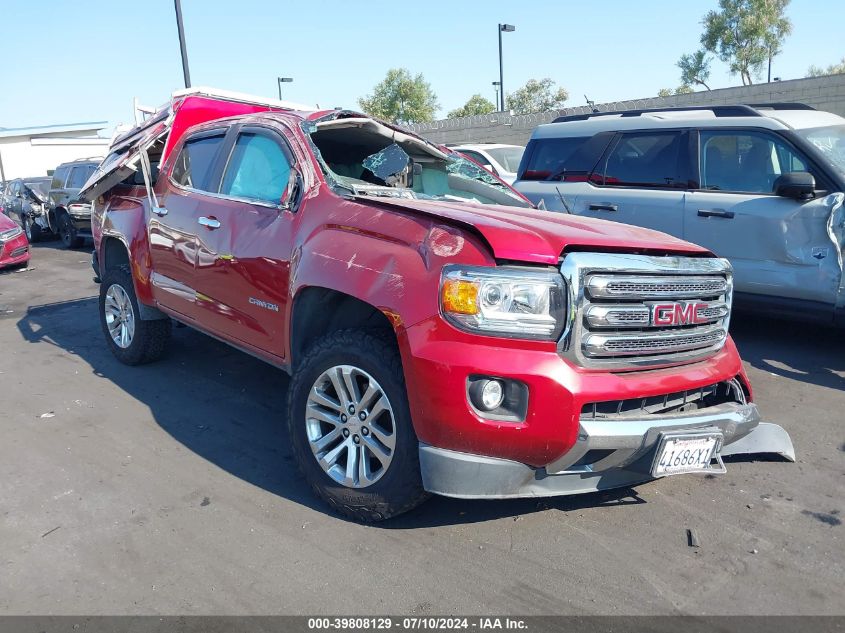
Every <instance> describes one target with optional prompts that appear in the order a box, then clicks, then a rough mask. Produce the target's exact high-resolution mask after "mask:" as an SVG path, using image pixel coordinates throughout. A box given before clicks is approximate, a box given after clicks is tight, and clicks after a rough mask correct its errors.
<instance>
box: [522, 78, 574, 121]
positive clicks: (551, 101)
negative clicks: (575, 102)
mask: <svg viewBox="0 0 845 633" xmlns="http://www.w3.org/2000/svg"><path fill="white" fill-rule="evenodd" d="M556 86H557V84H556V83H555V82H554V81H552V80H551V79H549V78H548V77H546V78H545V79H540V80H537V79H529V80H528V81H527V82H525V85H524V86H522V88H520V89H519V90H516V91H515V92H512V93H510V94H509V95H508V99H507V104H508V109H509V110H513V111H514V113H515V114H531V113H532V112H548V111H550V110H560V109H561V108H562V107H563V104H564V103H565V102H566V100H567V99H568V98H569V93H568V92H566V90H565V89H564V88H556Z"/></svg>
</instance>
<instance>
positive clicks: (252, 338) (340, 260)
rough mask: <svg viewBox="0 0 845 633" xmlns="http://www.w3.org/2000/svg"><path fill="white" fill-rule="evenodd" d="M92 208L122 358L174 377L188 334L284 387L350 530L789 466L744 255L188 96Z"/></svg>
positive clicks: (301, 116)
mask: <svg viewBox="0 0 845 633" xmlns="http://www.w3.org/2000/svg"><path fill="white" fill-rule="evenodd" d="M82 195H83V196H85V197H86V198H87V199H89V200H91V201H92V202H93V206H94V211H93V218H94V220H93V225H94V236H95V242H96V246H95V250H94V254H93V265H94V270H95V272H96V275H97V280H98V281H101V287H100V288H101V292H100V304H99V305H100V318H101V321H102V327H103V332H104V335H105V339H106V342H107V344H108V345H109V347H110V348H111V350H112V351H113V352H114V354H115V356H116V357H117V358H118V359H119V360H121V361H122V362H124V363H127V364H138V363H144V362H148V361H152V360H154V359H156V358H158V357H159V356H160V355H161V354H162V352H163V351H164V350H165V347H166V344H167V341H168V337H169V336H170V331H171V322H172V321H173V320H175V321H179V322H181V323H184V324H187V325H189V326H191V327H194V328H197V329H198V330H200V331H202V332H205V333H207V334H209V335H211V336H214V337H216V338H218V339H221V340H223V341H225V342H227V343H229V344H231V345H233V346H235V347H237V348H238V349H241V350H243V351H245V352H247V353H250V354H253V355H255V356H257V357H259V358H261V359H263V360H265V361H267V362H268V363H270V364H272V365H275V366H277V367H280V368H282V369H283V370H285V371H287V372H289V373H290V374H291V376H292V380H291V384H290V394H289V397H288V411H287V414H286V417H287V424H288V429H289V436H288V441H289V442H290V443H291V446H292V449H293V453H294V454H295V457H296V459H297V462H298V464H299V467H300V468H301V470H302V472H303V473H304V475H305V477H306V479H307V481H308V482H309V483H310V485H311V486H312V488H313V489H314V491H315V492H316V494H317V495H319V496H320V497H322V498H323V499H325V500H326V501H327V502H328V503H329V504H331V505H332V506H333V507H334V508H335V509H336V510H337V511H339V512H341V513H343V514H346V515H348V516H351V517H353V518H356V519H359V520H364V521H373V520H380V519H386V518H388V517H392V516H394V515H397V514H399V513H401V512H405V511H407V510H409V509H410V508H413V507H414V506H416V505H417V504H419V503H420V502H421V501H422V500H424V499H425V498H426V496H427V494H428V493H437V494H442V495H448V496H453V497H463V498H482V497H484V498H507V497H524V496H548V495H564V494H574V493H583V492H590V491H596V490H603V489H607V488H612V487H618V486H627V485H632V484H636V483H640V482H644V481H648V480H651V479H655V478H658V477H663V476H667V475H674V474H679V473H692V472H706V473H713V472H723V471H724V465H723V462H722V459H721V458H722V457H723V456H725V455H729V454H736V453H749V452H774V453H780V454H782V455H784V456H786V457H788V458H790V459H793V458H794V454H793V449H792V445H791V442H790V440H789V436H788V435H787V434H786V432H785V431H784V430H783V429H781V428H780V427H778V426H775V425H771V424H765V423H761V422H760V419H759V415H758V412H757V408H756V406H755V405H754V404H753V403H752V393H751V387H750V385H749V383H748V379H747V377H746V375H745V372H744V371H743V367H742V362H741V361H740V358H739V355H738V354H737V350H736V348H735V347H734V344H733V342H732V340H731V338H730V336H729V335H728V321H729V318H730V310H731V292H732V286H731V269H730V265H729V264H728V263H727V262H726V261H725V260H723V259H718V258H716V257H714V256H713V255H712V254H711V253H709V252H708V251H706V250H704V249H702V248H700V247H697V246H694V245H692V244H689V243H686V242H683V241H680V240H677V239H675V238H672V237H669V236H667V235H664V234H662V233H657V232H654V231H650V230H645V229H640V228H636V227H633V226H627V225H622V224H617V223H614V222H607V221H602V220H594V219H588V218H581V217H577V218H576V217H573V216H569V215H565V214H560V213H551V212H548V211H544V210H541V209H536V208H533V207H532V205H531V204H530V203H529V202H528V201H527V200H525V198H523V197H522V196H521V195H520V194H518V193H516V192H515V191H514V190H513V189H511V188H510V187H509V186H508V185H507V184H505V183H504V182H502V181H501V180H499V179H498V178H496V177H495V176H493V175H492V174H490V173H489V172H487V171H485V170H484V169H482V168H481V167H480V166H479V165H477V164H476V163H474V162H472V161H470V160H468V159H466V158H465V157H463V156H462V155H460V154H457V153H455V152H453V151H451V150H449V149H448V148H446V147H443V146H438V145H434V144H432V143H430V142H428V141H426V140H424V139H423V138H421V137H419V136H417V135H415V134H412V133H411V132H408V131H406V130H404V129H401V128H399V127H396V126H393V125H390V124H388V123H385V122H382V121H379V120H377V119H374V118H372V117H370V116H366V115H363V114H360V113H356V112H350V111H344V110H324V111H305V110H302V109H297V108H296V107H294V106H290V105H289V104H286V103H284V102H275V101H262V100H261V99H257V98H250V97H246V96H244V95H237V94H233V93H221V92H216V91H210V90H207V89H196V90H192V91H186V92H183V93H177V94H175V95H174V97H173V99H172V100H171V101H170V102H169V103H168V104H167V105H166V106H164V107H162V109H161V110H160V111H158V112H157V113H156V114H155V115H153V116H151V117H150V118H149V119H148V120H146V121H145V122H143V123H142V124H140V125H139V126H137V127H136V128H135V129H133V130H132V131H130V132H128V133H126V134H125V135H123V136H122V137H120V138H117V139H116V140H115V141H114V143H113V145H112V148H111V152H110V154H109V156H108V157H107V158H106V159H105V160H104V161H103V163H102V164H101V165H100V168H99V169H98V170H97V172H96V173H95V174H94V175H93V176H92V177H91V179H90V180H89V181H88V183H86V186H85V189H84V191H83V194H82ZM282 415H283V414H281V413H280V417H282Z"/></svg>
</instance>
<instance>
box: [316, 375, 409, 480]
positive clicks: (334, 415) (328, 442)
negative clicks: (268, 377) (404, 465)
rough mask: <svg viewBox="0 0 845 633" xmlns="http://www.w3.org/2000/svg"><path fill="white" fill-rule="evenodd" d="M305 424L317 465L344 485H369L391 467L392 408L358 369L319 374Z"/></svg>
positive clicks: (393, 445) (392, 450)
mask: <svg viewBox="0 0 845 633" xmlns="http://www.w3.org/2000/svg"><path fill="white" fill-rule="evenodd" d="M305 425H306V432H307V436H308V443H309V444H310V446H311V452H312V453H313V454H314V457H315V458H316V459H317V463H318V464H319V465H320V467H321V468H322V469H323V471H324V472H325V473H326V474H327V475H328V476H329V477H331V478H332V479H334V480H335V481H336V482H338V483H340V484H343V485H344V486H347V487H349V488H366V487H367V486H371V485H372V484H374V483H376V482H377V481H378V480H379V479H381V478H382V477H383V476H384V474H385V473H386V472H387V469H388V468H389V467H390V462H391V461H392V459H393V454H394V451H395V449H396V419H395V417H394V414H393V409H392V407H391V405H390V401H389V400H388V397H387V394H386V393H385V391H384V389H382V387H381V385H379V383H378V382H377V381H376V379H375V378H373V377H372V376H371V375H370V374H368V373H367V372H366V371H364V370H362V369H359V368H358V367H354V366H352V365H336V366H334V367H331V368H329V369H327V370H326V371H324V372H323V373H322V374H320V376H319V377H318V378H317V380H316V381H315V382H314V384H313V386H312V387H311V390H310V392H309V393H308V402H307V404H306V411H305Z"/></svg>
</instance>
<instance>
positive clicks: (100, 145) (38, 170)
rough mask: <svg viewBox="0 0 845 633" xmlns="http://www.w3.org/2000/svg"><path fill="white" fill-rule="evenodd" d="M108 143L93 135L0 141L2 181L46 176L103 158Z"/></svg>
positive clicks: (13, 137) (69, 134) (106, 140)
mask: <svg viewBox="0 0 845 633" xmlns="http://www.w3.org/2000/svg"><path fill="white" fill-rule="evenodd" d="M109 143H110V140H109V139H107V138H98V137H97V136H96V135H95V134H91V135H89V136H84V137H80V136H79V133H78V132H71V133H67V134H54V135H50V136H12V137H6V138H0V160H2V161H3V173H4V174H5V175H6V180H12V179H13V178H26V177H28V176H46V175H47V171H48V170H53V169H55V168H56V166H57V165H59V164H60V163H63V162H65V161H69V160H76V159H77V158H89V157H93V156H101V157H102V156H105V154H106V151H107V150H108V148H109Z"/></svg>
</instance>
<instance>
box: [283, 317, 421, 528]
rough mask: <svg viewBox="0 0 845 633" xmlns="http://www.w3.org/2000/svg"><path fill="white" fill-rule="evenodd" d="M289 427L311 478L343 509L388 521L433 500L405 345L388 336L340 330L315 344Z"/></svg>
mask: <svg viewBox="0 0 845 633" xmlns="http://www.w3.org/2000/svg"><path fill="white" fill-rule="evenodd" d="M344 376H345V377H346V378H347V379H348V382H347V381H345V380H344ZM332 378H334V379H335V380H332ZM350 382H351V383H353V386H352V387H350V386H349V384H350ZM334 385H339V386H340V391H338V390H337V389H335V388H334ZM341 392H342V393H341ZM356 392H357V395H356ZM350 394H351V397H349V398H347V396H349V395H350ZM368 394H370V396H369V398H368V397H367V395H368ZM323 403H325V404H323ZM378 405H380V406H378ZM356 407H357V409H356ZM362 415H363V416H364V418H361V416H362ZM315 416H319V417H315ZM367 416H369V417H367ZM288 432H289V438H290V442H291V445H292V447H293V453H294V457H295V459H296V461H297V463H298V465H299V468H300V470H301V471H302V474H303V475H304V476H305V479H306V481H307V482H308V484H309V485H310V486H311V488H312V490H313V491H314V493H315V494H316V495H317V496H318V497H320V498H321V499H323V500H324V501H326V502H327V503H328V504H329V505H330V506H331V507H332V508H334V509H335V510H336V511H337V512H339V513H340V514H343V515H346V516H348V517H350V518H352V519H355V520H357V521H362V522H372V521H382V520H384V519H389V518H391V517H394V516H396V515H399V514H402V513H403V512H407V511H408V510H411V509H412V508H415V507H416V506H418V505H419V504H420V503H422V502H423V501H425V499H426V498H427V497H428V493H426V492H425V490H424V489H423V486H422V478H421V476H420V462H419V442H418V440H417V436H416V434H415V433H414V427H413V424H412V423H411V412H410V408H409V406H408V396H407V392H406V389H405V380H404V376H403V373H402V362H401V359H400V357H399V350H398V349H396V343H395V341H392V340H388V339H387V337H382V336H380V335H378V334H377V333H372V332H367V331H363V330H341V331H338V332H333V333H331V334H328V335H326V336H325V337H323V338H321V339H318V340H317V341H316V342H315V343H314V344H313V345H311V347H310V348H309V349H308V351H307V353H306V354H305V356H304V358H303V359H302V362H301V363H300V364H299V366H298V368H297V371H296V372H295V373H294V375H293V379H292V381H291V385H290V393H289V396H288ZM350 460H353V462H352V463H353V465H352V466H350ZM328 464H332V465H331V466H329V465H328Z"/></svg>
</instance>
